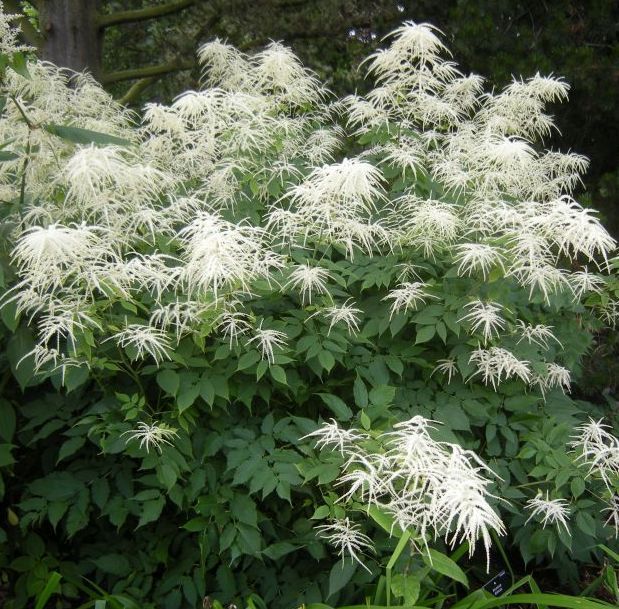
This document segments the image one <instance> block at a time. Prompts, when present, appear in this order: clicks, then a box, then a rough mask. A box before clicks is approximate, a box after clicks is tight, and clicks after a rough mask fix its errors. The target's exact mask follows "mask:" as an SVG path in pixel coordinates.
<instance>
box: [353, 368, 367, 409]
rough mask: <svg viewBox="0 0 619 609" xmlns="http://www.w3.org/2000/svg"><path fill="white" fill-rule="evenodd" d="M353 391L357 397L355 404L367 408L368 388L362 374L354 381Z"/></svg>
mask: <svg viewBox="0 0 619 609" xmlns="http://www.w3.org/2000/svg"><path fill="white" fill-rule="evenodd" d="M352 393H353V396H354V398H355V404H356V405H357V406H359V408H367V405H368V390H367V387H366V386H365V383H364V382H363V381H362V380H361V377H360V376H357V378H356V379H355V382H354V383H353V387H352Z"/></svg>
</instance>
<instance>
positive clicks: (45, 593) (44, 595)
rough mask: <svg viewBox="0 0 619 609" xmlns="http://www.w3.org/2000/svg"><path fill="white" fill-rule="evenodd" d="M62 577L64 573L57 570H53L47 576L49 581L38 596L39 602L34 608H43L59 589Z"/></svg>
mask: <svg viewBox="0 0 619 609" xmlns="http://www.w3.org/2000/svg"><path fill="white" fill-rule="evenodd" d="M61 579H62V575H60V573H58V572H56V571H52V572H51V573H50V574H49V577H48V578H47V582H46V583H45V587H44V588H43V590H41V592H40V593H39V595H38V596H37V602H36V604H35V606H34V609H43V607H45V605H46V604H47V601H48V600H49V597H50V596H51V595H52V594H54V592H56V590H58V586H59V585H60V580H61Z"/></svg>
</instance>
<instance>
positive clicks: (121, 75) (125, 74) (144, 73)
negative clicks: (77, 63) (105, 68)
mask: <svg viewBox="0 0 619 609" xmlns="http://www.w3.org/2000/svg"><path fill="white" fill-rule="evenodd" d="M195 65H196V62H195V60H183V59H175V60H173V61H169V62H168V63H162V64H159V65H156V66H147V67H145V68H132V69H130V70H120V71H118V72H108V73H107V74H104V75H103V77H102V78H101V83H102V84H104V85H109V84H111V83H114V82H121V81H123V80H137V79H139V78H150V77H153V76H163V75H164V74H169V73H170V72H181V71H183V70H191V69H192V68H193V67H194V66H195Z"/></svg>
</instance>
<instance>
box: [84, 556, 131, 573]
mask: <svg viewBox="0 0 619 609" xmlns="http://www.w3.org/2000/svg"><path fill="white" fill-rule="evenodd" d="M90 560H92V562H94V563H95V565H97V567H98V568H99V569H101V571H104V572H105V573H111V574H112V575H118V576H119V577H122V576H124V575H128V574H129V572H130V571H131V565H130V564H129V561H128V560H127V558H126V557H125V556H123V555H122V554H103V555H102V556H98V557H97V558H91V559H90Z"/></svg>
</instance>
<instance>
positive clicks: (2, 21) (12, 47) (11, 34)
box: [0, 1, 34, 57]
mask: <svg viewBox="0 0 619 609" xmlns="http://www.w3.org/2000/svg"><path fill="white" fill-rule="evenodd" d="M19 17H20V15H10V14H8V13H5V12H4V3H3V2H1V1H0V55H8V56H9V57H10V56H12V55H13V54H14V53H23V52H25V51H34V47H30V46H27V45H24V44H21V43H20V42H19V34H20V31H21V30H20V28H19V26H14V25H13V22H14V21H16V20H17V19H19Z"/></svg>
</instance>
